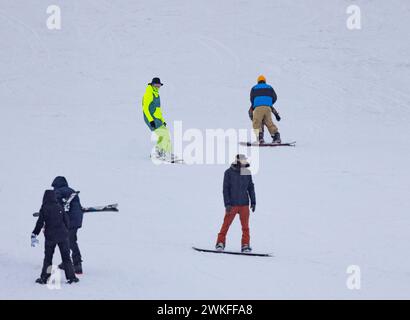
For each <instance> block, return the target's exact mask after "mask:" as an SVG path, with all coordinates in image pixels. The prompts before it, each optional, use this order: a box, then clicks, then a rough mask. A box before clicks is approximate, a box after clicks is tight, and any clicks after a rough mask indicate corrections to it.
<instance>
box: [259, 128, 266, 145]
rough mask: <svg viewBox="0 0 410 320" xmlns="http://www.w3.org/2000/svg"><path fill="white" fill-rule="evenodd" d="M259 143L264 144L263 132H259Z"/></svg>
mask: <svg viewBox="0 0 410 320" xmlns="http://www.w3.org/2000/svg"><path fill="white" fill-rule="evenodd" d="M259 143H260V144H262V143H265V140H264V139H263V131H261V132H259Z"/></svg>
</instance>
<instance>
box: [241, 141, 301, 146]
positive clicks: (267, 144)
mask: <svg viewBox="0 0 410 320" xmlns="http://www.w3.org/2000/svg"><path fill="white" fill-rule="evenodd" d="M239 144H240V145H241V146H246V147H296V141H292V142H284V143H259V142H239Z"/></svg>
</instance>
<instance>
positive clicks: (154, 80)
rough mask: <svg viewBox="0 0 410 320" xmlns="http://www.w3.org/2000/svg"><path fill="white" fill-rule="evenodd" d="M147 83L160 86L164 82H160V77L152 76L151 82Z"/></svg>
mask: <svg viewBox="0 0 410 320" xmlns="http://www.w3.org/2000/svg"><path fill="white" fill-rule="evenodd" d="M148 84H160V85H161V86H163V85H164V84H163V83H161V79H160V78H153V79H152V81H151V83H148Z"/></svg>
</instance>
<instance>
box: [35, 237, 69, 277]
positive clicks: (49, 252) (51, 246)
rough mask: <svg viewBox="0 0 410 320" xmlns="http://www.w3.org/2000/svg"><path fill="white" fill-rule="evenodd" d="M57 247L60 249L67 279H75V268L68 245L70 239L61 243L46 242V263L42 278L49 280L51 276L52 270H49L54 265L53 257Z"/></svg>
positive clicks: (44, 263)
mask: <svg viewBox="0 0 410 320" xmlns="http://www.w3.org/2000/svg"><path fill="white" fill-rule="evenodd" d="M56 246H58V248H59V249H60V254H61V259H62V260H63V265H64V271H65V277H66V279H73V278H75V274H74V268H73V264H72V262H71V258H70V245H69V243H68V239H67V240H64V241H60V242H56V241H51V240H46V242H45V245H44V249H45V250H44V262H43V269H42V271H41V278H43V279H47V278H48V277H49V276H50V272H51V270H48V269H49V267H50V266H51V265H52V264H53V255H54V250H55V248H56Z"/></svg>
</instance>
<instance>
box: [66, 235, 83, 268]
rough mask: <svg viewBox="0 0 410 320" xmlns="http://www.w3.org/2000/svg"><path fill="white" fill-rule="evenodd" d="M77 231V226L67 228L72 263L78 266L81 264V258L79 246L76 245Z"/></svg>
mask: <svg viewBox="0 0 410 320" xmlns="http://www.w3.org/2000/svg"><path fill="white" fill-rule="evenodd" d="M77 231H78V228H73V229H70V230H68V237H69V240H70V249H71V252H72V256H71V257H72V258H73V263H74V265H75V266H78V265H80V264H81V262H82V259H81V252H80V248H79V247H78V242H77Z"/></svg>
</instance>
